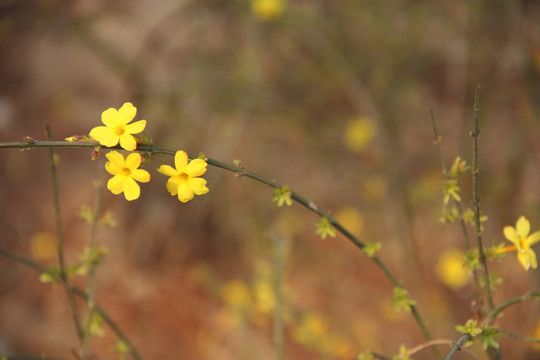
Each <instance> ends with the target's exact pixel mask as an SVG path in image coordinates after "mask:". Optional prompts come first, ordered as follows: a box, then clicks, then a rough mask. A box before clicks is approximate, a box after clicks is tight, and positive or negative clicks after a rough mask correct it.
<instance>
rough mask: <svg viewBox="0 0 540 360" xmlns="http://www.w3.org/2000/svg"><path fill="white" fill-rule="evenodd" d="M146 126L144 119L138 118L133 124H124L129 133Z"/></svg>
mask: <svg viewBox="0 0 540 360" xmlns="http://www.w3.org/2000/svg"><path fill="white" fill-rule="evenodd" d="M145 126H146V120H139V121H136V122H134V123H133V124H129V125H126V132H127V133H130V134H138V133H140V132H141V131H143V130H144V128H145Z"/></svg>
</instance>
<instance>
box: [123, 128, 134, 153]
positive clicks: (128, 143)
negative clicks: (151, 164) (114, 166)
mask: <svg viewBox="0 0 540 360" xmlns="http://www.w3.org/2000/svg"><path fill="white" fill-rule="evenodd" d="M120 146H121V147H122V149H126V150H128V151H133V150H135V148H136V147H137V142H136V141H135V138H134V137H133V135H131V134H129V133H127V132H124V133H123V134H122V135H120Z"/></svg>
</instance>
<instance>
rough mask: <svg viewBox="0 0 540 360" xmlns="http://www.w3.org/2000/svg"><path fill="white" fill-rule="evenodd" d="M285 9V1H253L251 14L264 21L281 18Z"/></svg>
mask: <svg viewBox="0 0 540 360" xmlns="http://www.w3.org/2000/svg"><path fill="white" fill-rule="evenodd" d="M284 8H285V2H284V0H252V1H251V12H252V13H253V14H254V15H255V16H256V17H258V18H259V19H261V20H263V21H270V20H273V19H275V18H277V17H279V16H280V15H281V14H282V13H283V10H284Z"/></svg>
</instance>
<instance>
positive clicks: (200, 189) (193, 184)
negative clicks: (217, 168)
mask: <svg viewBox="0 0 540 360" xmlns="http://www.w3.org/2000/svg"><path fill="white" fill-rule="evenodd" d="M188 186H189V188H190V189H191V191H193V192H194V193H195V194H197V195H203V194H206V193H207V192H208V191H210V190H209V189H208V188H207V187H206V180H205V179H203V178H191V179H189V181H188Z"/></svg>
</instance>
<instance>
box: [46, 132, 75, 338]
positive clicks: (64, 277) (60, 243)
mask: <svg viewBox="0 0 540 360" xmlns="http://www.w3.org/2000/svg"><path fill="white" fill-rule="evenodd" d="M47 138H48V139H50V138H51V132H50V129H49V126H48V125H47ZM49 159H50V162H51V184H52V191H53V198H54V214H55V218H56V249H57V252H58V262H59V265H60V278H61V280H62V282H63V283H66V285H69V284H68V276H67V273H66V264H65V261H64V244H63V240H62V220H61V218H60V196H59V194H58V180H57V178H56V161H57V160H56V156H55V155H54V151H53V148H49ZM66 295H67V298H68V302H69V307H70V310H71V316H72V318H73V322H74V323H75V328H76V330H77V336H78V338H79V340H80V342H81V344H83V342H84V340H83V339H84V330H83V328H82V326H81V322H80V320H79V316H78V315H77V309H76V308H75V300H74V299H73V296H72V294H71V292H69V291H67V288H66Z"/></svg>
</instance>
